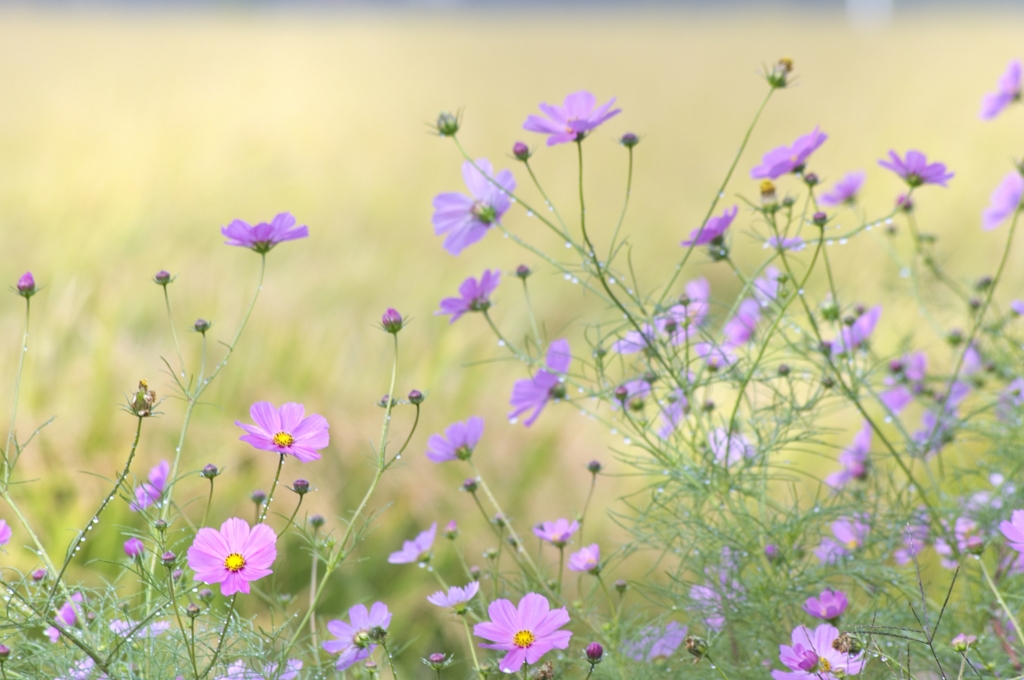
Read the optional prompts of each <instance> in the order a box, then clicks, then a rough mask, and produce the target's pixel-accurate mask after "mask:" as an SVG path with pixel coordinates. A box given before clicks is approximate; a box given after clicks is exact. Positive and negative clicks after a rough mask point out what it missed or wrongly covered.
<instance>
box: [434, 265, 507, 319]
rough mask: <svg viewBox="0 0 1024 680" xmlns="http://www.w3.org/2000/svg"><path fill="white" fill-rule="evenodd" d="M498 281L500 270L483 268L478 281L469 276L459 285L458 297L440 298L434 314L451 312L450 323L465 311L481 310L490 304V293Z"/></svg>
mask: <svg viewBox="0 0 1024 680" xmlns="http://www.w3.org/2000/svg"><path fill="white" fill-rule="evenodd" d="M500 282H501V272H499V271H498V270H497V269H494V270H491V269H485V270H484V273H483V274H481V275H480V280H479V281H477V280H476V279H474V278H473V277H472V276H470V277H469V278H468V279H466V280H465V281H463V282H462V285H461V286H459V297H449V298H445V299H443V300H441V309H439V310H437V311H436V312H434V315H435V316H441V315H444V314H451V316H452V318H451V319H449V320H448V323H450V324H452V323H455V322H456V321H458V320H459V318H460V317H461V316H462V315H463V314H465V313H466V312H482V311H484V310H485V309H488V308H489V307H490V306H491V300H490V296H491V293H493V292H494V289H495V288H497V287H498V283H500Z"/></svg>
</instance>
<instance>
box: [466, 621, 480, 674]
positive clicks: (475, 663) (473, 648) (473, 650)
mask: <svg viewBox="0 0 1024 680" xmlns="http://www.w3.org/2000/svg"><path fill="white" fill-rule="evenodd" d="M462 626H463V627H464V628H465V629H466V640H467V641H468V642H469V655H470V656H471V657H473V670H474V671H476V674H477V675H479V674H480V662H479V661H478V660H477V658H476V645H474V644H473V634H472V633H470V631H469V621H467V620H466V617H465V615H463V617H462Z"/></svg>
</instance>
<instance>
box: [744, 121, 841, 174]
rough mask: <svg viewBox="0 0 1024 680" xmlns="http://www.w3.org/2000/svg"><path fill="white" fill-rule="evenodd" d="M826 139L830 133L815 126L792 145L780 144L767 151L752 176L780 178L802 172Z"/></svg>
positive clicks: (751, 172)
mask: <svg viewBox="0 0 1024 680" xmlns="http://www.w3.org/2000/svg"><path fill="white" fill-rule="evenodd" d="M826 139H828V135H826V134H825V133H824V132H822V131H821V130H820V129H819V128H814V130H812V131H811V132H809V133H807V134H806V135H803V136H802V137H798V138H797V140H796V141H795V142H793V145H792V146H780V147H777V148H775V149H772V150H771V151H769V152H768V153H766V154H765V155H764V158H762V159H761V165H758V166H757V167H755V168H754V169H753V170H751V171H750V176H751V177H752V178H754V179H765V178H767V179H778V178H779V177H781V176H783V175H786V174H789V173H791V172H800V171H801V170H803V168H804V165H806V164H807V159H808V158H810V156H811V154H812V153H814V152H815V151H816V150H817V149H818V147H819V146H821V145H822V144H824V143H825V140H826Z"/></svg>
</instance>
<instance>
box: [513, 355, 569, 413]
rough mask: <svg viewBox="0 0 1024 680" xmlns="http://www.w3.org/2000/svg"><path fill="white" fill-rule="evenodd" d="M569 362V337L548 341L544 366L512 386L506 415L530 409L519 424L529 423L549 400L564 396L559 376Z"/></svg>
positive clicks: (567, 368)
mask: <svg viewBox="0 0 1024 680" xmlns="http://www.w3.org/2000/svg"><path fill="white" fill-rule="evenodd" d="M571 362H572V352H571V350H570V349H569V341H568V340H564V339H559V340H555V341H554V342H552V343H551V345H550V346H549V347H548V353H547V356H546V357H545V365H546V367H547V368H546V369H542V370H539V371H537V374H536V375H534V376H533V377H532V378H526V379H524V380H517V381H516V383H515V385H513V386H512V398H511V399H510V404H511V406H512V411H510V412H509V414H508V417H509V419H513V418H518V417H519V416H520V415H522V414H523V413H525V412H526V411H529V410H530V409H533V413H532V414H530V417H529V418H527V419H526V420H525V421H523V425H525V426H526V427H530V426H531V425H533V423H534V422H535V421H536V420H537V418H538V416H540V413H541V411H543V410H544V407H545V406H547V404H548V402H549V401H551V400H557V399H563V398H565V385H564V384H562V376H564V375H565V374H566V372H567V371H568V370H569V364H570V363H571Z"/></svg>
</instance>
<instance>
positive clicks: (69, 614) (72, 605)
mask: <svg viewBox="0 0 1024 680" xmlns="http://www.w3.org/2000/svg"><path fill="white" fill-rule="evenodd" d="M84 601H85V596H84V595H82V594H81V593H75V594H73V595H72V596H71V600H70V601H68V602H65V603H64V604H63V605H61V608H60V609H58V610H57V613H56V614H54V616H53V620H54V621H56V622H57V623H58V625H60V626H61V627H63V628H71V627H72V626H77V625H78V621H79V619H80V618H81V616H82V607H81V604H82V602H84ZM43 634H44V635H45V636H46V637H47V638H49V640H50V642H57V640H59V639H60V630H58V629H57V628H56V627H55V626H49V627H48V628H47V629H46V630H44V631H43Z"/></svg>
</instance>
